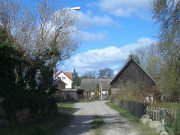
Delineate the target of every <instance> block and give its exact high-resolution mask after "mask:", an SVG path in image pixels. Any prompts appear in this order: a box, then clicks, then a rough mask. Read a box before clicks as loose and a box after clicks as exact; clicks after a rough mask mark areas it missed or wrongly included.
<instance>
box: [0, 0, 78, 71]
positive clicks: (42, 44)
mask: <svg viewBox="0 0 180 135" xmlns="http://www.w3.org/2000/svg"><path fill="white" fill-rule="evenodd" d="M58 6H59V3H58V2H57V1H48V0H42V1H38V2H37V4H36V7H34V8H28V7H27V6H26V5H23V4H22V3H20V2H19V1H14V0H0V7H1V8H0V26H1V27H3V28H4V29H5V31H6V35H7V36H8V40H9V41H10V42H11V43H12V44H13V45H14V46H15V47H16V49H17V50H19V51H20V52H23V55H24V57H26V58H27V59H28V58H38V59H44V61H46V64H51V65H56V64H57V62H58V61H59V62H60V61H63V60H65V59H68V58H69V57H70V56H71V55H72V53H73V52H74V51H75V50H76V49H77V48H78V42H77V41H76V40H75V39H73V34H75V33H76V31H77V29H76V28H75V24H76V22H77V17H76V14H75V12H74V11H72V10H70V9H68V8H63V9H61V10H59V9H58V10H57V8H58ZM47 53H49V54H51V55H45V54H47ZM29 60H31V59H29ZM53 68H54V66H53Z"/></svg>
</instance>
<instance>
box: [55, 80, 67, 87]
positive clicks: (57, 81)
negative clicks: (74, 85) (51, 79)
mask: <svg viewBox="0 0 180 135" xmlns="http://www.w3.org/2000/svg"><path fill="white" fill-rule="evenodd" d="M55 84H56V85H57V86H58V90H62V89H65V86H66V83H64V82H63V81H62V80H61V79H60V78H57V79H56V80H55Z"/></svg>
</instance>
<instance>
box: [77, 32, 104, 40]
mask: <svg viewBox="0 0 180 135" xmlns="http://www.w3.org/2000/svg"><path fill="white" fill-rule="evenodd" d="M106 35H107V32H98V33H91V32H86V31H79V32H78V33H77V35H75V38H76V39H77V40H78V41H80V42H95V41H104V40H106V39H107V37H106Z"/></svg>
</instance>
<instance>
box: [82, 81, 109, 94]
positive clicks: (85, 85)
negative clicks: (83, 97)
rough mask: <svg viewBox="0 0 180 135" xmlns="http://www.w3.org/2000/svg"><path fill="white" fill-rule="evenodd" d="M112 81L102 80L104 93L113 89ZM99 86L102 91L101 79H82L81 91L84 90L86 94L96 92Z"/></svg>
mask: <svg viewBox="0 0 180 135" xmlns="http://www.w3.org/2000/svg"><path fill="white" fill-rule="evenodd" d="M110 81H111V79H101V83H102V90H103V91H108V90H109V89H110V88H111V86H110V85H109V82H110ZM97 84H98V85H99V89H100V79H82V80H81V86H80V89H84V90H85V92H95V90H96V87H97Z"/></svg>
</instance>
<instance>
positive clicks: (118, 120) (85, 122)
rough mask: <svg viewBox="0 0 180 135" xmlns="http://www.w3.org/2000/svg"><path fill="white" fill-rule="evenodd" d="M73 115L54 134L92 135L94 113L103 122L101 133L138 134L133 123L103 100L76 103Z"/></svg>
mask: <svg viewBox="0 0 180 135" xmlns="http://www.w3.org/2000/svg"><path fill="white" fill-rule="evenodd" d="M73 115H74V118H73V120H72V121H70V122H69V124H68V125H67V126H66V127H65V128H64V129H63V130H62V131H60V132H58V133H57V134H56V135H94V130H92V129H91V122H92V120H93V118H94V115H99V116H101V117H102V118H103V120H104V122H105V125H104V128H103V131H102V135H138V131H137V130H136V129H134V127H133V125H132V124H131V123H130V122H129V121H128V120H127V119H125V118H122V117H121V116H120V115H119V113H118V112H116V111H115V110H113V109H111V108H110V107H108V106H106V105H105V101H96V102H86V103H76V104H75V107H74V110H73Z"/></svg>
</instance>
